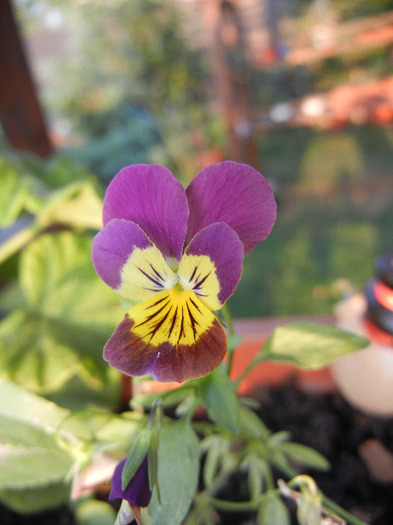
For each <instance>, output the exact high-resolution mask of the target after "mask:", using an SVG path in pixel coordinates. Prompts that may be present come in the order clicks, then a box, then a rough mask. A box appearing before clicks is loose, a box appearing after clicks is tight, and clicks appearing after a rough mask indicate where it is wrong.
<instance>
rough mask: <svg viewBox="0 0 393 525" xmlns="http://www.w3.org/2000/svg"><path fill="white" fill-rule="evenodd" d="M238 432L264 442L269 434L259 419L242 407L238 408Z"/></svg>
mask: <svg viewBox="0 0 393 525" xmlns="http://www.w3.org/2000/svg"><path fill="white" fill-rule="evenodd" d="M239 430H240V431H241V432H244V433H245V434H248V435H250V436H253V437H257V438H261V439H264V440H265V439H267V438H268V436H269V434H270V431H269V429H268V428H267V427H266V426H265V424H264V423H263V422H262V420H261V418H260V417H258V416H257V415H256V414H255V412H253V411H252V410H250V409H249V408H248V407H245V406H244V405H241V407H240V418H239Z"/></svg>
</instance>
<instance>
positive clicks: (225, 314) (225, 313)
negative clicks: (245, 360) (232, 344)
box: [221, 304, 235, 376]
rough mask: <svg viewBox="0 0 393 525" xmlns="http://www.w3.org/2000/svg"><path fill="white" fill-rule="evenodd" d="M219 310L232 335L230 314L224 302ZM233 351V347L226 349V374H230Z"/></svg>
mask: <svg viewBox="0 0 393 525" xmlns="http://www.w3.org/2000/svg"><path fill="white" fill-rule="evenodd" d="M221 312H222V315H223V317H224V321H225V322H226V324H227V327H228V332H229V333H230V334H231V335H234V333H235V332H234V330H233V322H232V316H231V313H230V311H229V308H228V306H227V305H226V304H224V306H223V307H222V309H221ZM233 353H234V349H233V348H229V349H228V363H227V374H228V376H230V375H231V370H232V363H233Z"/></svg>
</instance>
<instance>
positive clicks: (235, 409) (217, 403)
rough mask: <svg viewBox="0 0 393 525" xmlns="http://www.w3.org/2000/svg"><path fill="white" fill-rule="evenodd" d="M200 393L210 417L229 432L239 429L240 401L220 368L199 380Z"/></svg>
mask: <svg viewBox="0 0 393 525" xmlns="http://www.w3.org/2000/svg"><path fill="white" fill-rule="evenodd" d="M200 395H201V399H202V402H203V404H204V406H205V407H206V410H207V412H208V414H209V416H210V417H211V419H212V420H213V421H215V422H217V423H219V424H220V425H223V426H224V427H226V428H227V429H229V430H230V431H231V432H237V431H238V429H239V418H240V402H239V399H238V397H237V396H236V392H235V388H234V386H233V384H232V382H231V380H230V379H229V377H228V376H227V374H226V373H225V372H224V371H223V370H222V368H216V369H215V370H214V371H213V372H211V374H209V375H208V376H206V378H204V379H203V380H202V381H201V390H200Z"/></svg>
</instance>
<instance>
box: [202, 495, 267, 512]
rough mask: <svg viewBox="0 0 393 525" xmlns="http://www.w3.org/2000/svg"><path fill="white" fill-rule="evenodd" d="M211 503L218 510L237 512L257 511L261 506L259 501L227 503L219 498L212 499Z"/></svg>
mask: <svg viewBox="0 0 393 525" xmlns="http://www.w3.org/2000/svg"><path fill="white" fill-rule="evenodd" d="M210 502H211V503H212V505H214V507H216V509H220V510H230V511H237V512H247V511H250V510H256V509H257V508H258V504H259V501H227V500H223V499H218V498H210Z"/></svg>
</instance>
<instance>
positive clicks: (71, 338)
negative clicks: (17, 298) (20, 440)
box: [0, 232, 121, 392]
mask: <svg viewBox="0 0 393 525" xmlns="http://www.w3.org/2000/svg"><path fill="white" fill-rule="evenodd" d="M90 249H91V239H89V238H87V237H86V236H79V235H76V234H73V233H70V232H64V233H61V234H53V235H45V236H42V237H40V238H39V239H38V240H37V241H35V242H34V243H32V244H30V245H29V246H28V247H27V248H26V249H25V250H24V252H23V253H22V255H21V263H20V265H21V266H20V283H21V289H22V292H23V294H24V297H25V306H24V308H23V309H22V308H21V309H19V310H18V311H15V312H13V313H11V314H10V315H9V316H8V317H6V318H5V319H4V320H3V321H2V322H1V323H0V369H1V372H0V373H1V374H2V375H3V377H7V378H9V379H12V380H14V381H15V382H17V383H19V384H23V385H24V386H26V387H27V388H29V389H31V390H34V391H36V392H51V391H54V390H56V389H59V388H60V387H61V386H62V385H63V384H64V383H65V382H67V381H68V380H69V379H70V378H72V377H73V376H75V375H76V374H77V375H79V376H80V377H81V378H82V379H83V380H84V381H86V382H88V383H89V384H91V385H92V386H99V384H100V383H102V382H103V381H105V377H106V374H107V368H108V367H107V366H106V364H105V362H104V361H103V359H102V348H103V346H104V344H105V342H106V341H107V339H108V338H109V336H110V334H111V332H112V331H113V329H114V328H115V326H116V322H118V321H119V320H120V318H121V312H120V308H119V307H118V302H117V297H116V294H115V293H114V292H113V291H112V290H110V289H109V288H108V287H107V286H105V285H104V284H103V283H102V282H101V281H100V279H98V277H97V275H96V273H95V272H94V269H93V267H92V265H91V261H90ZM0 305H1V307H2V308H3V309H4V310H7V304H5V302H1V300H0Z"/></svg>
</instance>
